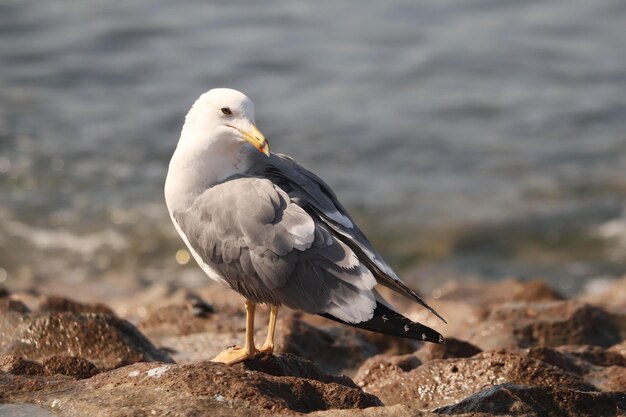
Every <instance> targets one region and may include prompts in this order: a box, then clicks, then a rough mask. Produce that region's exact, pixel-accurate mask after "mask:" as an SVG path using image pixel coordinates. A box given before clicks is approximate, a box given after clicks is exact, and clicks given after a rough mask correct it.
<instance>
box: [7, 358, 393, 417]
mask: <svg viewBox="0 0 626 417" xmlns="http://www.w3.org/2000/svg"><path fill="white" fill-rule="evenodd" d="M253 369H263V370H264V371H266V372H269V373H265V372H261V371H255V370H253ZM33 388H34V389H32V390H31V391H30V392H27V393H26V392H24V391H23V390H22V391H19V392H12V393H9V395H8V396H7V397H6V398H4V401H5V402H13V403H15V402H31V403H32V402H35V403H37V404H38V405H41V406H43V407H45V408H48V409H49V410H51V411H54V412H55V413H58V414H61V415H90V416H127V415H166V414H167V415H174V416H179V415H185V416H187V415H216V416H217V415H219V416H227V415H228V416H241V415H276V414H277V413H284V412H288V411H293V412H300V413H307V412H312V411H317V410H328V409H344V408H365V407H374V406H381V405H382V404H381V402H380V401H379V400H378V399H377V398H376V397H375V396H373V395H370V394H366V393H364V392H363V391H362V390H361V389H360V388H358V387H357V386H356V385H355V384H354V383H353V382H352V381H351V380H350V379H349V378H346V377H335V376H332V375H328V374H324V373H323V372H321V371H320V370H319V369H317V368H316V367H315V365H313V364H312V363H311V362H308V361H305V360H302V359H299V358H297V357H294V356H292V355H281V356H265V357H261V358H259V359H256V360H253V361H250V362H248V363H246V364H238V365H235V366H231V367H228V366H224V365H222V364H216V363H211V362H199V363H195V364H193V365H172V364H149V363H137V364H134V365H130V366H126V367H123V368H118V369H115V370H112V371H108V372H104V373H100V374H98V375H96V376H94V377H92V378H89V379H84V380H69V379H68V380H66V381H64V382H63V384H61V385H60V384H59V383H57V384H56V385H54V386H53V387H52V388H49V387H47V386H44V385H36V384H35V385H33Z"/></svg>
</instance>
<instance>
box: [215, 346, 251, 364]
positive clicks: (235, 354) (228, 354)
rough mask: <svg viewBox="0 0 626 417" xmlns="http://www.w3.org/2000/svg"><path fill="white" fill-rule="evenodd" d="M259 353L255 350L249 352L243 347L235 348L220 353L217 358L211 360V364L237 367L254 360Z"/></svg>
mask: <svg viewBox="0 0 626 417" xmlns="http://www.w3.org/2000/svg"><path fill="white" fill-rule="evenodd" d="M257 353H258V351H257V350H256V349H254V348H253V349H252V350H250V351H248V350H246V349H244V348H242V347H241V346H233V347H230V348H228V349H225V350H223V351H222V352H220V353H219V354H218V355H217V356H216V357H214V358H213V359H211V362H218V363H223V364H225V365H235V364H236V363H240V362H244V361H247V360H250V359H254V358H255V357H256V355H257Z"/></svg>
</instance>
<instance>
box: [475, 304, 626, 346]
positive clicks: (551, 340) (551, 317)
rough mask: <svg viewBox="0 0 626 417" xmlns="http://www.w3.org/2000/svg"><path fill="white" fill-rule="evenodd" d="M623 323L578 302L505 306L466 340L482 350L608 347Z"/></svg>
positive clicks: (619, 338)
mask: <svg viewBox="0 0 626 417" xmlns="http://www.w3.org/2000/svg"><path fill="white" fill-rule="evenodd" d="M624 320H625V318H624V317H619V316H617V315H615V314H611V313H608V312H607V311H605V310H603V309H601V308H599V307H595V306H592V305H589V304H585V303H581V302H578V301H555V302H549V303H543V304H505V305H502V306H500V307H497V308H496V309H495V310H493V311H492V312H491V314H490V315H489V317H488V318H487V320H485V322H483V323H481V324H480V325H479V326H477V327H475V328H474V329H469V330H468V331H467V334H466V339H467V340H469V341H470V342H471V343H473V344H475V345H476V346H478V347H480V348H481V349H483V350H491V349H497V348H500V347H506V346H520V347H531V346H560V345H572V344H574V345H575V344H585V345H596V346H603V347H608V346H611V345H613V344H616V343H618V342H620V341H621V340H622V337H623V333H624V332H623V331H622V329H621V328H620V327H623V326H624V324H623V321H624ZM620 323H621V324H620Z"/></svg>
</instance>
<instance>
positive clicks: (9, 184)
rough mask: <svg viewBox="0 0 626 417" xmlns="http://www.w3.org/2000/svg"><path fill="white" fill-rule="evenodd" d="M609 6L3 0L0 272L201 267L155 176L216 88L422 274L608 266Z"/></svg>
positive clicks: (621, 157)
mask: <svg viewBox="0 0 626 417" xmlns="http://www.w3.org/2000/svg"><path fill="white" fill-rule="evenodd" d="M624 22H626V2H624V1H622V0H595V1H585V0H551V1H516V2H501V1H493V0H465V1H463V2H458V1H449V0H425V1H421V2H414V1H409V0H406V1H403V0H393V1H386V2H371V3H370V4H364V3H363V2H358V1H345V2H330V1H320V2H300V1H294V2H284V3H283V2H278V1H265V2H256V1H251V0H249V1H238V2H226V1H224V2H216V3H214V4H213V5H210V6H207V5H206V3H205V2H203V1H187V2H171V1H164V0H127V1H124V2H110V1H89V2H85V1H81V0H57V1H53V2H42V1H37V0H3V1H1V2H0V285H4V286H7V287H10V288H26V287H46V286H47V287H49V288H52V289H56V288H60V287H61V286H65V287H66V288H72V287H76V288H78V286H77V284H83V285H84V286H86V287H88V288H96V289H97V290H98V291H103V292H105V291H110V292H111V291H113V292H114V291H127V290H128V289H129V288H133V287H141V286H144V285H148V284H150V283H152V282H156V281H159V282H176V283H178V284H180V285H187V286H195V285H198V286H200V285H204V284H205V283H206V281H207V278H206V277H205V276H204V275H203V274H202V272H201V271H200V270H199V268H197V266H196V265H195V262H194V261H193V260H191V261H190V260H189V254H188V253H187V252H186V251H185V250H184V247H183V244H182V241H181V240H180V238H179V237H178V236H177V234H176V232H175V230H174V228H173V226H172V225H171V223H170V220H169V217H168V214H167V210H166V208H165V203H164V198H163V191H162V190H163V183H164V180H165V176H166V172H167V165H168V162H169V158H170V156H171V154H172V152H173V150H174V147H175V146H176V142H177V140H178V135H179V132H180V128H181V125H182V122H183V118H184V115H185V113H186V112H187V110H188V108H189V107H190V105H191V104H192V103H193V101H194V100H195V99H196V98H197V96H199V95H200V94H201V93H202V92H204V91H206V90H209V89H211V88H213V87H221V86H224V87H231V88H236V89H239V90H242V91H244V92H245V93H246V94H248V96H250V97H251V98H252V100H253V101H254V102H255V103H256V107H257V125H258V126H259V128H260V129H261V131H263V132H264V133H265V135H266V137H267V138H268V139H269V140H270V142H271V144H272V150H273V151H276V152H280V153H287V154H290V155H292V156H293V157H295V158H296V159H297V160H298V161H299V162H300V163H301V164H303V165H304V166H306V167H308V168H310V169H312V170H313V171H315V172H316V173H317V174H319V175H320V176H321V177H322V178H324V179H325V180H326V181H327V182H328V183H329V184H330V185H331V186H332V187H333V188H334V189H335V191H336V192H337V194H338V195H339V197H340V198H341V200H342V201H343V202H344V204H345V205H346V206H347V207H348V209H349V210H350V211H351V213H352V214H353V215H354V217H355V218H356V219H357V220H358V222H359V224H360V225H361V228H362V229H363V230H364V231H365V232H366V234H367V235H368V236H369V237H370V239H371V240H372V241H373V242H374V243H375V244H376V245H377V247H379V248H380V250H381V251H382V252H383V254H384V255H385V256H386V258H387V259H388V261H389V262H390V263H391V264H392V266H394V268H396V270H397V271H398V272H399V273H401V275H402V276H403V277H405V279H406V280H407V281H409V282H410V283H411V284H412V285H414V286H416V287H417V288H420V289H421V290H422V291H431V289H433V288H436V287H437V286H440V285H441V283H442V282H444V281H447V280H460V279H467V278H484V279H492V280H496V279H502V278H505V277H518V278H521V279H529V278H543V279H545V280H547V281H548V282H549V283H551V284H552V285H554V286H555V287H556V288H558V289H559V290H560V291H561V292H563V293H565V294H573V293H575V292H577V291H579V290H580V289H581V288H583V287H584V286H585V285H591V284H590V283H594V282H606V281H607V280H611V279H613V278H615V277H618V276H621V275H622V274H624V273H625V272H626V218H624V217H622V210H623V207H624V203H625V202H626V49H625V47H624V45H625V42H626V24H624ZM96 283H98V284H96ZM89 285H91V287H89Z"/></svg>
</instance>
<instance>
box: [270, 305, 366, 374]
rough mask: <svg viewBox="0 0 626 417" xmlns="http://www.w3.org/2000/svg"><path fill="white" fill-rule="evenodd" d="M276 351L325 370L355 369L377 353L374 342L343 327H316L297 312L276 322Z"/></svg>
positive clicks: (333, 371)
mask: <svg viewBox="0 0 626 417" xmlns="http://www.w3.org/2000/svg"><path fill="white" fill-rule="evenodd" d="M278 333H279V337H278V338H277V340H276V346H277V351H279V352H284V353H291V354H294V355H297V356H299V357H302V358H305V359H309V360H311V361H313V362H315V364H316V365H317V366H319V367H320V368H321V369H323V370H324V371H326V372H329V373H333V374H336V373H341V372H345V371H347V370H350V369H355V368H356V367H358V366H359V364H361V363H362V362H363V361H364V360H365V359H366V358H368V357H370V356H373V355H375V354H376V353H378V348H377V346H376V345H375V344H373V343H372V342H370V341H369V340H367V338H366V337H364V336H363V335H362V334H361V333H358V332H356V331H354V330H353V329H351V328H350V327H347V326H341V327H338V326H330V327H327V328H324V329H322V328H318V327H315V326H312V325H311V324H309V323H306V322H304V321H303V320H301V319H300V316H299V315H298V314H291V315H286V317H285V316H284V317H283V319H282V321H281V322H280V323H279V329H278Z"/></svg>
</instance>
